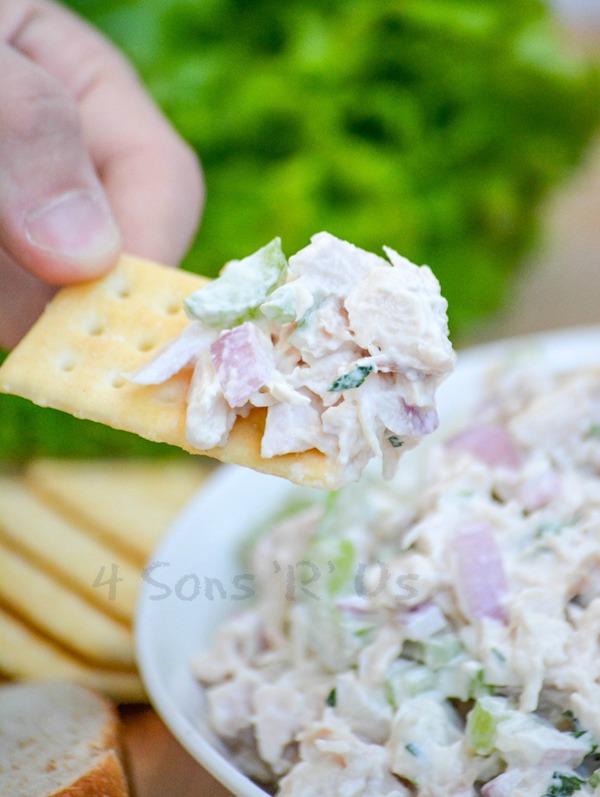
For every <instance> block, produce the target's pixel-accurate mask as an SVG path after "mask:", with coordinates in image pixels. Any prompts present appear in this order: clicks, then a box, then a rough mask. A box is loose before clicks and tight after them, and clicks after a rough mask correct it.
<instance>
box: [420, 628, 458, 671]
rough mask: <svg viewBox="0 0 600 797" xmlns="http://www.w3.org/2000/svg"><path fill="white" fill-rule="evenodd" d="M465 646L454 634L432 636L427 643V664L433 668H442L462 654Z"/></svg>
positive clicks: (425, 658)
mask: <svg viewBox="0 0 600 797" xmlns="http://www.w3.org/2000/svg"><path fill="white" fill-rule="evenodd" d="M463 650H464V648H463V646H462V643H461V641H460V639H459V638H458V637H457V636H455V635H454V634H444V635H443V636H432V637H430V638H429V639H428V640H427V642H426V643H425V657H424V660H425V664H426V665H427V667H429V668H430V669H432V670H440V669H441V668H442V667H445V666H446V665H448V664H450V662H451V661H454V659H456V658H458V656H460V655H461V653H462V652H463Z"/></svg>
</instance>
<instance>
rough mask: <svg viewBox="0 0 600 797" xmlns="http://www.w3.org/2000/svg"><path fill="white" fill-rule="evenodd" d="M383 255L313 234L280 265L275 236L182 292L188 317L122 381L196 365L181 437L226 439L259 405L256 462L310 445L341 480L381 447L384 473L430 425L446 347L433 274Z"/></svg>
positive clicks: (154, 379)
mask: <svg viewBox="0 0 600 797" xmlns="http://www.w3.org/2000/svg"><path fill="white" fill-rule="evenodd" d="M384 251H385V254H386V256H387V259H384V258H382V257H379V256H378V255H375V254H372V253H369V252H366V251H364V250H362V249H360V248H358V247H356V246H354V245H352V244H350V243H348V242H346V241H342V240H340V239H338V238H336V237H335V236H333V235H331V234H329V233H326V232H321V233H318V234H317V235H315V236H313V238H312V239H311V243H310V244H309V245H308V246H307V247H305V248H304V249H302V250H301V251H299V252H298V253H297V254H295V255H293V256H292V257H290V258H289V261H288V260H287V259H286V257H285V255H284V253H283V250H282V248H281V241H280V239H278V238H276V239H274V240H273V241H271V242H270V243H269V244H267V245H266V246H264V247H263V248H262V249H259V250H258V251H257V252H255V253H254V254H252V255H250V256H249V257H246V258H244V259H242V260H235V261H231V262H230V263H228V264H226V266H225V267H224V268H223V270H222V272H221V275H220V276H219V277H218V278H217V279H216V280H214V281H213V282H211V283H209V284H207V285H206V286H204V287H202V288H201V289H199V290H197V291H195V292H194V293H193V294H192V295H191V296H189V297H188V298H187V300H186V302H185V308H186V312H187V314H188V317H189V319H190V322H189V324H188V326H187V327H186V328H185V329H184V330H183V332H182V333H181V334H180V335H179V336H178V337H177V338H175V339H174V340H173V341H171V342H170V343H169V344H167V346H165V347H164V348H163V349H162V350H161V351H160V352H159V353H158V355H156V356H155V357H154V358H153V359H152V360H151V361H150V362H149V363H147V364H146V365H144V366H143V367H142V368H140V369H138V370H137V371H136V372H135V373H133V374H130V375H129V376H128V378H129V379H130V381H132V382H134V383H136V384H140V385H156V384H161V383H163V382H165V381H167V380H168V379H170V378H171V377H172V376H174V375H175V374H176V373H178V372H179V371H181V370H182V369H184V368H186V367H192V368H193V376H192V379H191V384H190V389H189V393H188V402H187V417H186V437H187V439H188V441H189V442H190V443H191V444H192V445H193V446H195V447H196V448H198V449H201V450H206V449H212V448H214V447H219V446H223V445H225V444H226V443H227V440H228V437H229V434H230V432H231V430H232V428H233V425H234V423H235V421H236V419H237V418H239V417H247V416H248V414H249V413H250V411H251V410H252V409H253V408H255V407H263V408H266V422H265V427H264V432H263V435H262V440H261V456H262V457H263V458H271V457H277V456H280V455H285V454H290V453H299V452H304V451H308V450H311V449H316V450H318V451H320V452H322V453H323V454H325V456H326V457H328V458H331V459H332V460H335V461H336V462H337V463H338V464H339V465H340V467H341V470H342V473H343V477H342V479H343V482H349V481H353V480H356V479H358V477H359V476H360V473H361V472H362V470H363V469H364V467H365V466H366V464H367V463H368V461H369V460H370V459H372V458H373V457H379V458H381V460H382V467H383V473H384V476H385V477H386V478H391V477H392V476H393V475H394V473H395V471H396V468H397V465H398V462H399V460H400V458H401V456H402V455H403V454H404V452H405V451H407V450H409V449H411V448H413V447H414V446H415V445H416V444H417V443H418V442H419V441H420V440H421V439H422V438H423V437H425V436H426V435H428V434H430V433H431V432H433V431H434V430H435V429H436V428H437V425H438V417H437V413H436V409H435V392H436V390H437V388H438V386H439V384H440V383H441V382H442V381H443V379H444V378H445V377H446V376H447V375H448V374H449V373H450V372H451V370H452V368H453V367H454V363H455V354H454V352H453V349H452V345H451V343H450V340H449V338H448V321H447V315H446V310H447V302H446V300H445V299H444V298H443V297H442V296H441V293H440V286H439V283H438V281H437V279H436V278H435V276H434V275H433V273H432V271H431V270H430V269H429V268H428V267H427V266H420V267H419V266H416V265H414V264H413V263H411V262H410V261H409V260H407V259H406V258H404V257H402V256H401V255H399V254H398V253H397V252H395V251H394V250H392V249H390V248H388V247H384Z"/></svg>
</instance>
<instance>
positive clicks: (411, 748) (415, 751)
mask: <svg viewBox="0 0 600 797" xmlns="http://www.w3.org/2000/svg"><path fill="white" fill-rule="evenodd" d="M404 749H405V750H406V752H407V753H410V754H411V755H414V756H415V758H417V757H418V755H419V748H418V747H417V745H416V744H413V742H409V743H408V744H405V745H404Z"/></svg>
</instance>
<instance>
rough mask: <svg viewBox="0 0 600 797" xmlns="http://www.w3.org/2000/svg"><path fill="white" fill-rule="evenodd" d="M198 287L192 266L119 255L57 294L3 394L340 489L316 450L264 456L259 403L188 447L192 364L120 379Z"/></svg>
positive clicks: (182, 319)
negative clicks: (149, 379) (147, 378)
mask: <svg viewBox="0 0 600 797" xmlns="http://www.w3.org/2000/svg"><path fill="white" fill-rule="evenodd" d="M205 283H206V280H205V279H204V278H202V277H199V276H197V275H195V274H191V273H189V272H185V271H178V270H176V269H171V268H167V267H166V266H160V265H158V264H156V263H151V262H149V261H146V260H141V259H139V258H135V257H131V256H127V255H125V256H123V257H122V258H121V259H120V261H119V263H118V264H117V266H116V267H115V269H114V270H113V271H111V272H110V273H109V274H108V275H107V276H105V277H103V278H101V279H99V280H95V281H93V282H86V283H81V284H78V285H73V286H69V287H67V288H63V289H62V290H61V291H59V292H58V293H57V294H56V296H55V297H54V298H53V299H52V300H51V301H50V302H49V304H48V305H47V307H46V309H45V311H44V313H43V314H42V316H41V317H40V318H39V320H38V321H37V322H36V324H34V326H33V327H32V329H31V330H30V331H29V332H28V334H27V335H26V336H25V338H23V340H22V341H21V342H20V343H19V344H18V345H17V347H16V348H15V349H14V351H13V352H12V353H11V354H10V355H9V356H8V358H7V359H6V360H5V362H4V364H3V365H2V367H1V368H0V391H2V392H5V393H14V394H16V395H18V396H23V397H25V398H27V399H30V400H31V401H33V402H34V403H35V404H39V405H40V406H42V407H53V408H55V409H58V410H63V411H64V412H68V413H70V414H71V415H75V416H76V417H78V418H86V419H88V420H92V421H98V422H100V423H104V424H106V425H108V426H112V427H114V428H115V429H124V430H126V431H129V432H135V433H136V434H138V435H140V436H141V437H145V438H148V439H149V440H155V441H157V442H165V443H170V444H172V445H175V446H179V447H180V448H183V449H186V450H187V451H190V452H191V453H193V454H205V455H207V456H210V457H214V458H215V459H218V460H221V461H222V462H232V463H236V464H238V465H245V466H246V467H249V468H253V469H254V470H258V471H262V472H264V473H271V474H274V475H276V476H282V477H284V478H286V479H289V480H290V481H292V482H296V483H297V484H302V485H305V486H310V487H320V488H322V489H334V488H336V487H338V486H339V485H340V483H341V473H340V469H339V467H338V466H337V464H336V463H335V462H333V461H331V460H329V459H327V457H325V455H323V454H321V453H320V452H319V451H316V450H315V449H312V450H310V451H306V452H303V453H300V454H285V455H283V456H278V457H272V458H269V459H263V458H262V457H261V455H260V443H261V438H262V433H263V429H264V423H265V415H266V411H265V410H264V409H253V410H252V412H251V413H250V414H249V416H248V417H247V418H238V420H237V421H236V423H235V425H234V427H233V429H232V431H231V434H230V436H229V440H228V441H227V444H226V445H225V446H223V447H221V448H213V449H211V450H210V451H200V450H198V449H195V448H194V447H193V446H191V445H190V443H189V442H188V441H187V439H186V436H185V415H186V396H187V390H188V386H189V381H190V377H191V372H190V370H189V369H186V370H184V371H182V372H181V373H180V374H178V375H176V376H174V377H173V378H171V379H170V380H169V381H168V382H165V383H164V384H163V385H148V386H146V385H134V384H132V383H131V382H128V381H127V379H126V378H125V377H124V376H123V374H127V373H130V372H132V371H134V370H135V369H136V368H139V367H140V366H141V365H143V364H144V363H146V362H147V361H148V360H149V359H150V358H151V357H152V354H153V353H154V352H156V351H158V349H160V347H161V346H163V345H164V344H166V343H167V342H168V341H169V340H170V339H171V338H173V337H174V336H175V335H177V334H178V333H179V332H180V331H181V330H182V329H183V328H184V327H185V326H186V324H187V323H188V319H187V318H186V316H185V314H184V312H183V300H184V298H186V297H187V296H189V295H190V294H191V293H193V292H194V291H195V290H197V289H198V288H200V287H201V286H202V285H203V284H205Z"/></svg>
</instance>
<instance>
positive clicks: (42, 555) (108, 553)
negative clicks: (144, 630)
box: [0, 477, 141, 622]
mask: <svg viewBox="0 0 600 797" xmlns="http://www.w3.org/2000/svg"><path fill="white" fill-rule="evenodd" d="M0 540H4V541H6V542H8V543H9V544H10V546H11V547H14V548H16V549H18V550H20V551H21V552H22V553H24V554H25V555H26V556H27V558H28V559H29V560H30V561H31V560H33V561H35V562H36V563H37V564H39V565H40V567H41V568H43V569H44V571H45V572H47V573H49V574H52V575H54V576H55V577H57V578H58V579H60V581H61V582H62V583H64V584H65V585H68V586H69V587H70V588H71V589H72V590H73V591H75V592H77V593H79V594H81V595H83V596H84V597H85V598H87V599H88V600H90V601H91V602H93V603H96V604H98V605H99V606H100V607H101V608H102V610H103V611H105V612H108V613H109V614H113V615H115V616H116V617H117V618H119V619H121V620H124V621H125V622H131V620H132V617H133V615H134V613H135V604H136V600H137V595H138V592H139V586H140V584H141V577H140V569H139V568H136V567H135V566H134V565H132V564H131V563H130V562H128V561H127V560H126V559H125V558H124V557H123V556H121V554H120V553H118V551H115V550H113V549H111V548H109V547H108V546H106V545H103V544H102V543H100V542H98V541H97V540H95V539H94V538H90V537H89V536H88V535H87V533H86V530H85V528H82V527H81V526H77V525H75V524H73V523H71V522H69V520H67V519H66V518H64V517H62V516H61V515H59V514H57V513H56V512H54V511H53V510H52V509H51V508H50V507H48V506H46V505H45V504H43V503H41V502H40V501H39V500H38V499H37V498H36V497H35V496H34V495H32V494H31V493H30V492H29V491H28V490H27V489H26V488H25V487H24V486H23V485H22V484H20V483H19V482H18V481H17V480H16V479H11V478H9V477H0ZM113 566H114V567H116V568H117V572H118V577H119V578H120V579H122V580H121V581H119V583H118V590H115V595H113V596H111V594H110V592H109V590H108V589H105V588H101V589H99V588H97V587H94V582H95V581H96V578H97V576H98V574H99V573H101V572H106V573H110V572H112V567H113Z"/></svg>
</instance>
